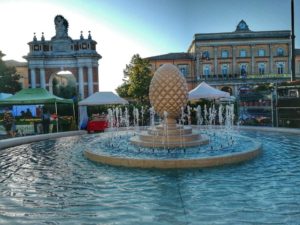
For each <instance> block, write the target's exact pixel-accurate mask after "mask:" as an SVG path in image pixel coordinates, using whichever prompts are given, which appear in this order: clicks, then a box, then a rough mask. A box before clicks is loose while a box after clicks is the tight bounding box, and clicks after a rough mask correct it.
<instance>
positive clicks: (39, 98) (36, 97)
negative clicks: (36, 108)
mask: <svg viewBox="0 0 300 225" xmlns="http://www.w3.org/2000/svg"><path fill="white" fill-rule="evenodd" d="M47 103H68V104H73V100H72V99H64V98H60V97H57V96H55V95H52V94H50V93H49V92H48V91H47V90H46V89H44V88H27V89H22V90H21V91H19V92H17V93H16V94H15V95H13V96H10V97H8V98H6V99H3V100H0V105H26V104H28V105H29V104H30V105H34V104H47Z"/></svg>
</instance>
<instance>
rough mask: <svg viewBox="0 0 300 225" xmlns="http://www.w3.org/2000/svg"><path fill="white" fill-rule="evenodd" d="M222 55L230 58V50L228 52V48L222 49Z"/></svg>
mask: <svg viewBox="0 0 300 225" xmlns="http://www.w3.org/2000/svg"><path fill="white" fill-rule="evenodd" d="M221 57H222V58H228V57H229V52H228V50H222V52H221Z"/></svg>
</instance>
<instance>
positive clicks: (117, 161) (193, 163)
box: [83, 135, 262, 169]
mask: <svg viewBox="0 0 300 225" xmlns="http://www.w3.org/2000/svg"><path fill="white" fill-rule="evenodd" d="M237 136H242V135H237ZM242 137H243V138H246V139H250V140H251V141H252V142H253V146H251V148H249V149H246V150H243V151H242V152H234V153H227V152H225V153H224V154H222V155H218V156H208V157H198V158H197V157H196V158H192V159H168V158H166V159H150V158H144V159H143V158H133V157H119V156H115V155H107V154H105V153H104V154H101V153H98V152H97V153H95V152H93V151H92V150H88V149H86V150H84V151H83V155H84V156H85V157H86V158H87V159H89V160H90V161H93V162H96V163H101V164H106V165H111V166H123V167H131V168H143V169H152V168H155V169H189V168H206V167H216V166H222V165H229V164H237V163H241V162H244V161H248V160H251V159H253V158H255V157H257V156H258V155H260V154H261V153H262V144H261V143H260V142H258V141H255V140H253V139H252V138H249V137H245V136H242ZM170 151H172V150H170Z"/></svg>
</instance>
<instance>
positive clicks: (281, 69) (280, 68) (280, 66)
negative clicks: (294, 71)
mask: <svg viewBox="0 0 300 225" xmlns="http://www.w3.org/2000/svg"><path fill="white" fill-rule="evenodd" d="M283 72H284V63H283V62H279V63H277V73H278V74H283Z"/></svg>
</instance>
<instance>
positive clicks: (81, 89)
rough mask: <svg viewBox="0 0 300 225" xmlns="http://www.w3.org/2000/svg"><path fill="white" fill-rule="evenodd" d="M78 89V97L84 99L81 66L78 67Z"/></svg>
mask: <svg viewBox="0 0 300 225" xmlns="http://www.w3.org/2000/svg"><path fill="white" fill-rule="evenodd" d="M78 89H79V95H80V99H84V83H83V68H82V67H79V68H78Z"/></svg>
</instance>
